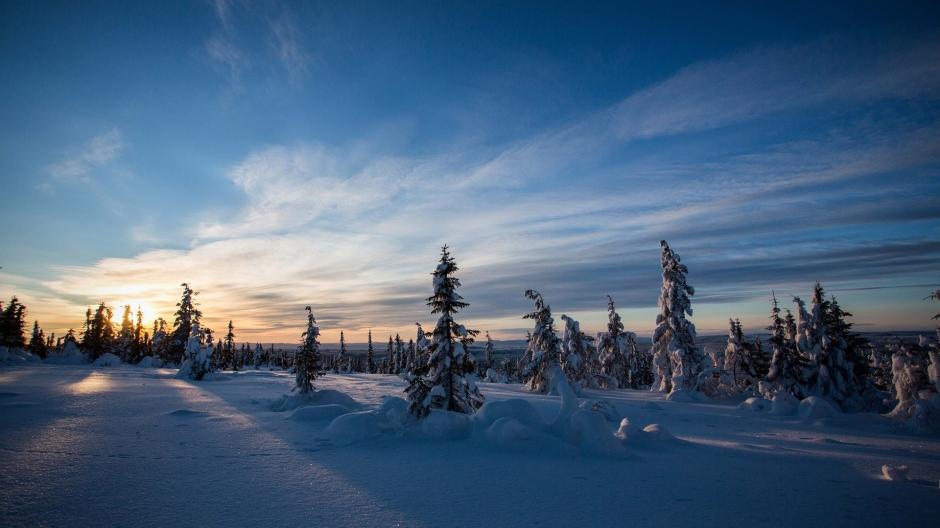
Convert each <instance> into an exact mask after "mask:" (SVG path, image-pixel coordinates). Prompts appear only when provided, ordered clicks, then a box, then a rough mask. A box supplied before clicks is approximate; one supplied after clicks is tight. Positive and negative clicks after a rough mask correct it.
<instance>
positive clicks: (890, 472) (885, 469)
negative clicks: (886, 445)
mask: <svg viewBox="0 0 940 528" xmlns="http://www.w3.org/2000/svg"><path fill="white" fill-rule="evenodd" d="M907 471H908V467H907V466H892V465H890V464H885V465H883V466H881V474H882V475H884V478H885V479H886V480H900V481H904V480H907Z"/></svg>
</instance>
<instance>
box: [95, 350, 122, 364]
mask: <svg viewBox="0 0 940 528" xmlns="http://www.w3.org/2000/svg"><path fill="white" fill-rule="evenodd" d="M120 364H121V358H119V357H117V356H115V355H114V354H112V353H110V352H107V353H105V354H101V355H100V356H98V359H96V360H95V361H94V362H92V365H93V366H96V367H116V366H118V365H120Z"/></svg>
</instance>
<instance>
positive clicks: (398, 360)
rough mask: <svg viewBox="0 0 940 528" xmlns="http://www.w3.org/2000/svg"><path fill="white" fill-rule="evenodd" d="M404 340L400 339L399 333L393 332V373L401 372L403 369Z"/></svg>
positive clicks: (404, 358) (404, 360)
mask: <svg viewBox="0 0 940 528" xmlns="http://www.w3.org/2000/svg"><path fill="white" fill-rule="evenodd" d="M405 362H406V357H405V342H404V341H402V339H401V335H399V334H395V372H393V374H401V373H402V372H403V371H404V370H405Z"/></svg>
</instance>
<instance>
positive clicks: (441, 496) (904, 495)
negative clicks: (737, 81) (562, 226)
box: [0, 362, 940, 527]
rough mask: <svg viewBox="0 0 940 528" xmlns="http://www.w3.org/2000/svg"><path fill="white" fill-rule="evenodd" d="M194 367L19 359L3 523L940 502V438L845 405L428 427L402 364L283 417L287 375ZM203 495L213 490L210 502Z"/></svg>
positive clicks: (669, 518)
mask: <svg viewBox="0 0 940 528" xmlns="http://www.w3.org/2000/svg"><path fill="white" fill-rule="evenodd" d="M175 374H176V371H175V369H174V370H170V369H159V368H137V367H135V366H132V365H118V366H113V367H108V368H99V367H94V366H92V365H88V364H84V365H76V366H69V365H53V364H49V362H42V363H40V364H19V365H17V366H4V367H0V467H2V468H3V471H0V526H37V525H38V526H44V525H53V526H66V525H67V526H86V525H95V524H96V523H99V522H100V520H101V505H102V504H106V505H108V508H107V509H108V516H107V523H108V524H110V525H120V526H168V525H187V526H201V525H213V526H214V525H228V526H256V525H276V526H281V525H301V524H303V525H324V526H429V527H436V526H448V527H449V526H463V527H475V526H481V527H484V526H486V527H488V526H521V525H525V526H531V525H540V526H587V525H591V526H622V525H626V524H629V525H630V526H640V527H644V526H663V525H675V526H683V525H685V526H701V525H709V524H715V523H717V522H718V520H723V522H724V523H726V522H727V520H728V519H729V518H732V519H733V520H734V523H735V524H740V525H744V526H748V525H765V526H772V525H783V526H801V527H815V526H832V525H858V526H879V525H885V524H889V523H890V524H891V525H899V526H921V525H929V523H930V521H929V519H932V518H936V517H937V515H940V501H938V500H937V493H938V490H937V481H938V479H940V438H938V437H937V436H930V435H926V434H921V433H915V432H914V431H911V430H909V429H906V428H903V427H900V426H899V424H898V423H897V421H896V420H894V419H892V418H890V417H885V416H879V415H874V414H865V413H855V414H849V413H838V412H836V413H835V414H832V413H826V412H823V411H824V410H825V409H826V405H828V407H829V409H830V410H833V411H834V409H832V406H831V405H829V404H827V402H825V400H819V399H817V400H811V403H809V404H806V408H807V409H808V411H807V412H809V411H812V412H811V413H810V414H811V415H813V416H819V415H820V414H819V413H822V415H823V416H828V418H826V419H824V420H820V419H818V418H813V419H811V420H804V419H803V414H802V413H801V414H799V415H798V414H796V413H795V412H793V413H784V414H781V415H774V414H773V413H772V412H755V411H753V410H749V409H739V408H737V404H739V403H740V400H734V401H730V400H729V401H708V400H706V401H692V402H682V401H675V400H672V401H670V400H665V399H663V398H662V394H661V393H655V392H652V393H651V392H647V391H634V390H591V389H585V390H584V391H583V392H584V395H583V397H581V398H576V399H575V400H574V401H573V402H572V401H571V395H572V393H571V392H570V390H568V391H566V390H564V387H558V388H557V391H558V392H559V393H561V394H563V395H564V396H563V397H558V396H551V395H547V394H539V393H531V392H529V391H527V390H525V389H524V388H523V387H522V386H521V385H508V384H492V383H479V386H480V389H481V391H482V392H483V393H484V395H485V396H486V404H485V405H484V406H483V407H482V408H480V410H479V411H478V412H477V413H476V414H474V415H462V414H455V413H447V412H444V411H438V410H435V411H433V412H432V413H431V414H430V415H429V417H428V418H427V419H426V420H423V421H415V420H414V419H413V418H412V417H411V416H410V415H408V414H407V412H406V408H405V407H406V402H405V401H404V400H403V399H401V395H402V390H403V388H404V386H405V382H404V381H403V380H401V379H400V378H398V377H396V376H385V375H370V374H354V375H335V374H326V375H324V376H322V377H320V378H318V380H317V387H318V389H319V390H317V391H315V392H314V393H312V395H311V399H308V400H306V401H303V400H297V401H296V403H297V405H296V406H295V407H294V408H293V410H292V411H285V412H273V411H272V402H276V401H280V400H282V399H286V398H284V396H283V395H284V394H286V393H289V391H290V388H291V386H292V385H293V376H292V375H290V374H289V373H287V372H283V371H250V372H237V373H233V372H224V373H217V374H215V376H218V377H219V378H220V379H224V380H225V382H224V383H216V382H212V383H204V382H197V381H192V380H186V379H175ZM320 393H323V395H322V397H320V399H318V397H317V396H316V395H317V394H320ZM341 395H342V396H341ZM292 396H294V394H291V395H290V396H288V397H287V398H291V397H292ZM344 397H345V398H344ZM347 398H348V399H347ZM565 399H567V401H564V400H565ZM340 400H341V401H340ZM350 401H352V402H353V403H354V404H355V405H356V406H357V407H356V408H355V409H352V412H348V410H349V407H347V405H349V402H350ZM602 401H606V402H607V403H600V404H599V405H598V406H597V410H594V409H595V405H594V403H595V402H602ZM781 401H782V400H781ZM342 402H345V404H344V403H342ZM812 402H815V403H812ZM608 404H609V405H608ZM771 405H772V407H774V406H776V405H777V400H776V399H775V400H774V401H773V402H772V404H771ZM611 408H612V410H611ZM794 410H795V408H794ZM614 411H615V413H614ZM608 414H610V415H611V416H615V417H620V418H621V420H620V421H619V423H618V422H612V421H611V420H610V419H609V416H607V415H608ZM883 466H888V467H889V470H888V471H889V473H891V472H894V473H896V471H895V469H897V468H901V467H902V466H907V468H908V470H907V475H906V479H905V480H898V481H888V480H887V477H886V476H885V473H884V470H883ZM902 471H903V470H902ZM444 478H447V479H458V480H459V482H460V483H461V486H460V488H459V493H455V491H457V490H455V489H454V488H453V487H451V486H445V485H442V482H443V481H442V479H444ZM129 483H132V485H130V484H129ZM928 484H929V485H928ZM192 490H210V491H209V492H206V493H202V494H201V495H200V500H199V506H198V507H192ZM217 490H219V491H217ZM233 490H242V491H241V492H237V493H236V492H234V491H233ZM445 505H446V506H445ZM184 511H185V514H181V513H180V512H184ZM587 520H589V521H587ZM710 520H715V521H714V522H711V521H710Z"/></svg>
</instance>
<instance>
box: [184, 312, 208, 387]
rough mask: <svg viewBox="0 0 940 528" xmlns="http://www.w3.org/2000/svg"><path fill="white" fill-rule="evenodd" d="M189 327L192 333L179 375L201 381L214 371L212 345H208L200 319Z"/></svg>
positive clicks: (187, 342) (187, 341)
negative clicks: (200, 325)
mask: <svg viewBox="0 0 940 528" xmlns="http://www.w3.org/2000/svg"><path fill="white" fill-rule="evenodd" d="M189 328H190V335H189V339H187V340H186V348H185V349H184V350H183V361H182V363H181V364H180V370H179V373H178V374H177V377H179V378H188V379H191V380H195V381H199V380H201V379H203V378H205V377H206V374H209V373H210V372H212V346H211V345H206V343H205V332H204V331H203V330H202V329H201V328H200V327H199V321H197V320H194V321H192V324H191V325H190V327H189Z"/></svg>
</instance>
